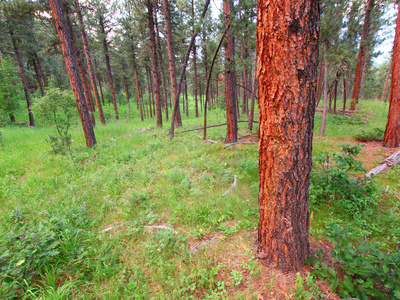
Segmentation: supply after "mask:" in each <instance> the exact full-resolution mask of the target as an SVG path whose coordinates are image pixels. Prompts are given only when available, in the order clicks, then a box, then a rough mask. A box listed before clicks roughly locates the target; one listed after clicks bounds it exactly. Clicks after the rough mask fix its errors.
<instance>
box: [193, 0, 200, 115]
mask: <svg viewBox="0 0 400 300" xmlns="http://www.w3.org/2000/svg"><path fill="white" fill-rule="evenodd" d="M192 20H193V29H192V34H195V33H196V30H195V28H194V22H195V14H194V0H192ZM193 72H194V78H193V85H194V110H195V115H196V118H198V117H199V106H198V103H197V51H196V41H195V43H194V44H193Z"/></svg>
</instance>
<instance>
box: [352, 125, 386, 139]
mask: <svg viewBox="0 0 400 300" xmlns="http://www.w3.org/2000/svg"><path fill="white" fill-rule="evenodd" d="M384 134H385V131H384V130H382V129H380V128H374V129H372V130H364V129H363V130H361V132H359V133H358V134H356V136H355V139H356V140H357V141H359V142H370V141H377V142H380V141H383V136H384Z"/></svg>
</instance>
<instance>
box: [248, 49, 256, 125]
mask: <svg viewBox="0 0 400 300" xmlns="http://www.w3.org/2000/svg"><path fill="white" fill-rule="evenodd" d="M257 83H258V82H257V52H256V58H255V68H254V77H253V88H252V90H251V105H250V114H249V125H248V126H247V129H248V130H249V131H250V132H251V131H252V130H253V120H254V104H255V99H256V93H257Z"/></svg>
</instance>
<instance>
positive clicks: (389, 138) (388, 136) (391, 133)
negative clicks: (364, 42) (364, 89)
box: [383, 5, 400, 148]
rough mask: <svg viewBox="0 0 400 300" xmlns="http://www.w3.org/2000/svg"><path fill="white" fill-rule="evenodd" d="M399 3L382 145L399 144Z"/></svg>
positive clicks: (392, 145)
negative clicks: (387, 112) (387, 110)
mask: <svg viewBox="0 0 400 300" xmlns="http://www.w3.org/2000/svg"><path fill="white" fill-rule="evenodd" d="M399 65H400V5H399V6H398V15H397V25H396V34H395V37H394V47H393V58H392V81H391V83H390V102H389V114H388V120H387V123H386V130H385V135H384V137H383V146H385V147H391V148H395V147H399V146H400V70H399V68H400V66H399Z"/></svg>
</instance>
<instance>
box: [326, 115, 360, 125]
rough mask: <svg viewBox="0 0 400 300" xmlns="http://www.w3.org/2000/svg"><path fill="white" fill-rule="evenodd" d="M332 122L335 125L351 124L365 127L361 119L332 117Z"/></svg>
mask: <svg viewBox="0 0 400 300" xmlns="http://www.w3.org/2000/svg"><path fill="white" fill-rule="evenodd" d="M329 120H330V122H332V124H335V125H342V124H349V125H364V124H365V122H364V121H363V120H362V119H361V118H359V117H348V116H342V115H330V117H329Z"/></svg>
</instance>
